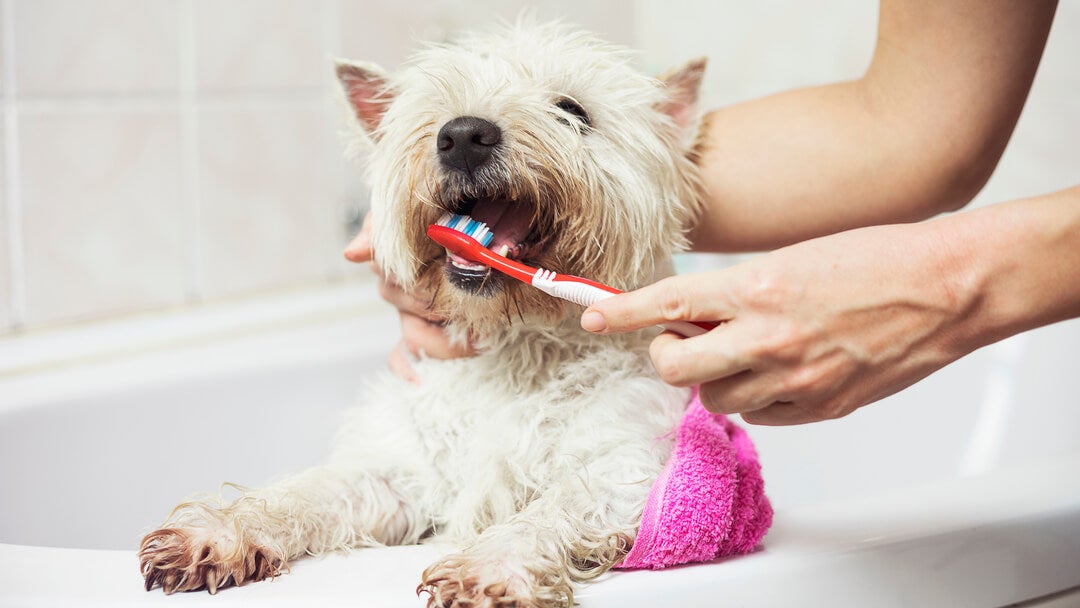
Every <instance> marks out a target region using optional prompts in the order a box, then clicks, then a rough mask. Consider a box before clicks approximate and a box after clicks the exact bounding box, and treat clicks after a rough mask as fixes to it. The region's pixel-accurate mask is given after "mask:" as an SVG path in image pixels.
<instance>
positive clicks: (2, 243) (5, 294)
mask: <svg viewBox="0 0 1080 608" xmlns="http://www.w3.org/2000/svg"><path fill="white" fill-rule="evenodd" d="M6 152H7V132H6V131H5V130H4V113H3V112H0V334H2V333H4V332H6V331H8V330H9V329H11V323H12V318H11V259H10V258H9V257H8V247H9V246H10V243H9V242H8V228H9V224H8V209H7V186H6V184H7V181H6V179H7V175H6V173H5V171H6V170H7V167H6V165H5V163H4V160H5V158H4V154H5V153H6Z"/></svg>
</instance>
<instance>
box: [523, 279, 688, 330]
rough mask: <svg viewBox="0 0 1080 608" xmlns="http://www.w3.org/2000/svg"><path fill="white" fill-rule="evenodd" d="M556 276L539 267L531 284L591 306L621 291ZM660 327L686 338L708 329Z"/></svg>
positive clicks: (670, 324)
mask: <svg viewBox="0 0 1080 608" xmlns="http://www.w3.org/2000/svg"><path fill="white" fill-rule="evenodd" d="M564 276H565V275H564ZM556 277H557V275H556V273H554V272H552V271H550V270H544V269H543V268H541V269H539V270H537V271H536V274H534V275H533V279H532V285H533V287H536V288H537V289H539V290H540V291H543V292H544V293H546V294H548V295H551V296H555V297H556V298H562V299H564V300H567V301H569V302H573V303H574V304H579V305H581V306H585V307H589V306H592V305H593V304H596V303H597V302H599V301H600V300H603V299H605V298H610V297H611V296H613V295H615V294H618V293H622V292H620V291H618V290H616V289H610V288H609V289H604V288H603V287H598V286H596V285H592V284H589V283H581V282H578V281H575V280H573V279H572V278H571V279H566V278H564V279H563V280H561V281H560V280H556ZM660 327H663V328H664V329H666V330H668V331H673V332H675V333H677V334H679V335H680V336H684V337H687V338H693V337H694V336H700V335H701V334H703V333H706V332H708V331H709V329H708V328H707V327H702V326H701V325H698V324H696V323H691V322H689V321H669V322H667V323H663V324H662V325H660Z"/></svg>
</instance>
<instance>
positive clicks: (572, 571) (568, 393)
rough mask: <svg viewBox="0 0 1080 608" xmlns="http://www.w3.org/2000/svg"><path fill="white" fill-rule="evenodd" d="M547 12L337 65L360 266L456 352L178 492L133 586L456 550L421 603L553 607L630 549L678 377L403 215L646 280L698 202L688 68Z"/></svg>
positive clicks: (624, 284)
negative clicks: (249, 462) (362, 165)
mask: <svg viewBox="0 0 1080 608" xmlns="http://www.w3.org/2000/svg"><path fill="white" fill-rule="evenodd" d="M630 62H631V55H630V54H629V53H628V52H627V51H626V50H624V49H621V48H619V47H616V46H613V45H611V44H608V43H605V42H603V41H601V40H599V39H598V38H596V37H595V36H593V35H591V34H588V33H585V32H582V31H578V30H575V29H572V28H569V27H566V26H562V25H557V24H550V25H534V24H527V23H519V24H517V25H515V26H504V27H503V28H502V29H500V30H497V31H494V32H491V33H488V34H483V35H472V36H468V37H464V38H462V39H460V40H458V41H457V42H456V43H455V44H452V45H436V46H430V47H427V48H425V49H423V50H421V51H420V52H419V53H417V54H416V55H415V56H414V57H413V58H412V60H411V61H410V62H409V63H408V64H407V65H406V66H405V67H404V68H403V69H402V70H400V71H399V72H397V73H395V74H386V73H384V72H383V71H382V70H380V69H379V68H378V67H376V66H374V65H371V64H364V63H352V62H342V63H339V64H338V66H337V73H338V76H339V78H340V80H341V83H342V85H343V87H344V91H345V96H346V98H347V99H348V101H349V103H350V106H351V109H352V110H353V112H352V116H351V118H350V121H351V122H352V123H353V126H354V127H355V128H354V131H355V134H354V139H355V141H354V142H353V143H354V147H355V148H358V149H359V148H362V149H366V150H370V153H371V157H370V159H371V160H370V165H369V169H370V174H369V178H370V183H371V185H372V188H373V191H372V212H373V215H372V218H373V221H374V222H375V231H374V239H375V240H374V249H375V252H376V261H377V263H378V264H379V265H380V266H381V267H382V268H383V269H384V270H385V271H386V272H387V273H389V274H391V275H392V276H394V277H395V278H396V280H397V281H398V282H399V283H400V284H401V285H402V286H404V287H405V288H409V289H412V288H415V289H418V290H422V291H424V292H426V293H434V294H435V297H434V299H433V302H432V307H433V309H434V310H435V311H437V312H438V313H440V314H442V315H445V317H446V318H447V319H449V321H448V324H447V326H446V329H447V331H449V332H450V334H451V336H452V337H453V338H454V339H456V340H465V339H469V340H471V341H472V342H473V343H474V344H476V345H477V346H478V349H479V354H478V355H476V356H474V357H470V358H465V359H457V360H450V361H441V360H433V359H426V358H423V357H421V358H420V360H418V361H416V363H415V368H416V372H417V374H418V375H419V377H420V378H421V381H420V383H419V384H410V383H407V382H405V381H403V380H401V379H399V378H397V377H393V376H391V375H389V374H385V375H384V376H382V377H380V378H379V379H378V380H377V381H376V382H374V383H373V384H372V385H371V386H370V387H369V389H368V391H367V393H366V397H365V401H364V403H363V405H362V406H361V407H358V408H357V409H356V410H355V411H354V412H352V414H351V418H350V420H349V422H348V423H347V424H346V426H345V428H343V429H342V430H341V433H340V437H339V438H338V441H337V444H336V447H335V449H334V452H333V455H332V457H331V458H330V460H329V462H327V463H326V464H324V465H322V466H318V467H315V468H312V469H310V470H307V471H305V472H302V473H300V474H298V475H295V476H293V477H290V478H286V479H284V480H282V481H280V482H277V483H275V484H273V485H271V486H269V487H266V488H263V489H259V490H247V491H245V493H244V495H243V496H242V497H241V498H239V499H237V500H236V501H235V502H233V503H231V504H221V503H216V502H214V501H195V502H188V503H184V504H182V505H180V506H179V507H177V509H176V510H175V511H174V512H173V514H172V515H171V516H170V518H169V519H168V520H167V521H166V522H165V524H163V526H162V527H161V528H160V529H158V530H156V531H154V532H152V533H150V534H148V535H147V536H146V537H145V538H144V540H143V542H142V546H141V549H140V557H141V561H142V571H143V574H144V575H145V577H146V586H147V589H151V588H153V587H154V586H155V585H160V586H161V587H162V588H163V589H164V590H165V592H167V593H171V592H173V591H178V590H194V589H202V588H206V589H208V590H209V591H210V592H211V593H213V592H215V591H216V590H217V589H219V588H222V587H225V586H228V585H232V584H237V585H238V584H242V583H244V582H246V581H250V580H260V579H263V578H266V577H272V576H275V575H277V574H278V573H279V572H281V571H282V570H283V569H284V568H285V567H286V564H287V563H288V561H289V560H292V559H294V558H297V557H299V556H302V555H305V554H318V553H324V552H327V551H334V550H339V549H346V548H353V547H369V546H379V545H389V544H410V543H417V542H421V541H422V540H424V539H428V538H433V537H437V538H438V539H440V540H445V541H449V542H451V543H454V545H455V546H457V547H460V548H461V550H460V552H458V553H455V554H452V555H450V556H448V557H445V558H443V559H441V560H440V561H438V562H437V563H435V564H433V565H432V566H430V567H429V568H428V569H427V570H426V571H425V572H424V573H423V578H422V582H421V583H420V588H419V589H420V591H422V592H426V593H427V594H429V605H432V606H518V607H525V606H569V605H572V604H573V590H574V583H576V582H581V581H586V580H588V579H591V578H594V577H596V576H597V575H599V574H601V573H603V572H604V571H606V570H607V569H608V568H610V567H611V566H613V565H615V564H616V563H618V562H619V561H620V559H622V558H623V556H625V555H626V553H627V551H628V550H629V548H630V546H631V545H632V543H633V542H634V536H635V533H636V530H637V527H638V524H639V521H640V518H641V513H642V508H643V505H644V502H645V498H646V496H647V494H648V492H649V489H650V486H651V485H652V483H653V481H654V480H655V479H656V477H657V476H658V474H659V473H660V471H661V469H662V468H663V465H664V462H665V459H666V458H667V457H668V454H669V451H670V449H671V437H670V435H669V433H670V431H671V430H672V429H673V428H674V427H675V426H676V424H677V423H678V421H679V419H680V417H681V416H682V414H683V412H684V410H685V408H686V404H687V402H688V399H689V396H690V393H689V391H688V390H687V389H679V388H674V387H671V386H668V385H667V384H665V383H664V382H662V381H661V380H660V379H659V377H658V375H657V373H656V372H655V371H654V370H653V368H652V366H651V364H650V361H649V357H648V342H649V339H650V337H651V336H652V335H653V334H652V333H651V332H639V333H633V334H626V335H616V336H594V335H591V334H589V333H587V332H585V331H583V330H582V329H581V328H580V327H579V326H578V315H579V314H580V310H581V309H580V308H578V307H576V306H573V305H569V304H566V303H564V302H562V301H560V300H557V299H554V298H551V297H549V296H547V295H544V294H542V293H540V292H538V291H537V290H535V289H534V288H532V287H529V286H526V285H523V284H520V283H517V282H515V281H514V280H512V279H509V278H508V277H505V276H502V275H499V274H498V273H494V272H492V271H489V270H487V269H478V268H476V267H475V266H473V265H470V264H464V263H461V260H460V259H458V260H455V259H451V256H448V255H447V253H446V251H445V250H444V249H442V248H441V247H439V246H437V245H435V244H434V243H433V242H431V241H430V240H429V239H428V238H427V237H426V235H425V229H426V228H427V226H428V225H429V224H432V223H434V222H435V221H436V220H437V219H438V218H439V217H440V216H442V215H443V214H444V213H447V212H457V213H465V214H472V215H473V216H474V217H475V218H476V219H479V220H482V221H485V222H487V223H488V225H489V226H491V228H492V230H493V231H494V233H495V235H496V238H495V243H494V244H493V245H492V246H491V247H492V249H504V246H505V249H504V250H506V251H507V255H508V257H511V258H515V259H521V260H523V261H526V262H527V263H529V264H530V265H533V266H540V267H544V268H550V269H553V270H557V271H558V272H565V273H570V274H576V275H580V276H584V277H588V278H591V279H595V280H598V281H602V282H604V283H607V284H610V285H615V286H619V287H621V288H634V287H638V286H641V285H644V284H646V283H648V282H651V281H654V280H656V278H657V277H658V276H660V275H662V274H664V273H665V269H666V268H667V267H668V266H669V264H668V261H669V258H670V255H671V254H672V252H674V251H677V250H679V249H682V248H683V247H685V246H686V244H687V241H686V237H685V234H686V230H687V226H688V224H689V223H690V222H692V221H693V219H694V216H695V213H696V212H697V210H698V207H699V204H700V194H699V187H698V176H697V172H696V168H695V165H694V159H695V157H696V155H697V153H698V150H697V149H696V145H697V143H696V140H695V132H696V116H697V114H696V110H695V105H696V100H697V90H698V86H699V83H700V81H701V77H702V73H703V71H704V61H703V60H699V61H695V62H691V63H689V64H687V65H686V66H684V67H682V68H679V69H676V70H673V71H671V72H669V73H668V74H667V75H665V76H662V77H661V78H659V79H653V78H649V77H646V76H643V75H641V74H639V73H637V72H636V71H635V70H634V69H632V67H631V65H630Z"/></svg>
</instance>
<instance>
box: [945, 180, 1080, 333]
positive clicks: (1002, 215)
mask: <svg viewBox="0 0 1080 608" xmlns="http://www.w3.org/2000/svg"><path fill="white" fill-rule="evenodd" d="M925 227H926V229H927V230H930V231H934V232H935V233H936V234H937V239H938V241H939V242H941V243H942V246H943V247H945V248H947V249H948V250H949V251H950V254H948V255H946V256H943V259H946V260H950V262H946V263H947V264H951V265H952V267H951V268H948V267H946V268H944V269H943V272H944V276H951V277H960V278H961V279H960V280H959V281H957V282H956V284H957V286H958V288H959V289H961V290H963V291H964V292H965V293H966V294H967V295H966V296H961V297H967V298H969V299H970V300H971V308H970V314H969V315H968V318H967V320H966V321H965V322H964V323H963V324H962V325H961V326H959V327H958V332H957V336H956V340H957V348H958V349H960V351H962V352H961V353H960V354H966V353H967V352H970V351H971V350H974V349H976V348H979V347H981V346H984V345H986V344H990V343H992V342H996V341H998V340H1001V339H1003V338H1006V337H1008V336H1011V335H1014V334H1017V333H1020V332H1022V331H1026V330H1029V329H1034V328H1036V327H1041V326H1043V325H1048V324H1050V323H1055V322H1057V321H1061V320H1064V319H1069V318H1073V317H1077V316H1080V186H1076V187H1073V188H1070V189H1068V190H1063V191H1061V192H1055V193H1053V194H1047V195H1044V196H1039V197H1034V198H1030V199H1024V200H1019V201H1013V202H1008V203H1001V204H998V205H992V206H989V207H986V208H983V209H978V210H976V211H972V212H969V213H964V214H960V215H957V216H953V217H949V218H942V219H939V220H936V221H934V222H929V223H927V224H925Z"/></svg>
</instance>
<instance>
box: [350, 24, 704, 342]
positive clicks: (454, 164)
mask: <svg viewBox="0 0 1080 608" xmlns="http://www.w3.org/2000/svg"><path fill="white" fill-rule="evenodd" d="M629 60H630V56H629V54H628V53H627V52H626V51H625V50H623V49H620V48H618V47H614V46H612V45H609V44H607V43H604V42H602V41H600V40H599V39H597V38H595V37H594V36H592V35H590V34H587V33H584V32H581V31H577V30H572V29H569V28H567V27H565V26H561V25H543V26H536V25H520V24H519V25H518V26H515V27H508V28H505V29H503V30H502V31H499V32H497V33H493V34H487V35H473V36H469V37H466V38H463V39H461V40H459V41H457V42H456V43H455V44H453V45H446V46H432V47H429V48H427V49H424V50H422V51H420V52H419V53H418V54H416V55H415V56H414V57H413V59H412V60H411V61H410V62H409V63H408V64H407V65H406V66H405V67H404V68H403V69H402V70H401V71H400V72H398V73H396V74H393V75H387V74H385V73H384V72H382V71H381V70H380V69H379V68H378V67H376V66H374V65H370V64H362V63H351V62H341V63H339V64H338V66H337V72H338V77H339V79H340V80H341V82H342V85H343V88H344V90H345V94H346V97H347V99H348V101H349V103H350V105H351V107H352V110H353V115H354V117H355V119H356V120H355V121H354V123H355V125H356V126H357V129H356V133H357V135H358V141H359V142H360V143H361V144H362V145H364V146H365V147H369V148H370V150H371V156H370V164H369V180H370V182H371V186H372V201H371V203H372V212H373V216H372V217H373V220H374V221H375V226H374V228H375V229H374V243H373V245H374V250H375V256H376V262H377V263H378V264H380V265H381V266H382V267H383V269H384V270H385V271H387V272H388V273H390V274H391V275H393V276H394V277H395V278H396V280H397V282H398V283H399V284H401V285H403V286H405V287H406V288H409V287H411V286H417V287H419V288H421V289H426V290H430V292H431V293H435V299H434V302H433V306H434V308H435V310H436V311H437V312H440V313H441V314H444V315H446V316H447V317H448V318H449V319H450V320H451V322H453V323H455V324H457V325H458V326H459V327H464V328H466V329H467V331H472V332H480V333H483V332H485V331H488V330H490V329H493V328H497V327H498V326H505V324H506V323H507V322H508V320H509V322H513V319H516V318H519V317H520V318H523V319H524V318H536V317H541V318H543V319H544V320H545V321H548V322H550V321H554V320H557V319H558V318H561V317H562V316H564V315H565V314H566V313H567V307H565V306H564V304H563V303H562V302H561V301H559V300H556V299H554V298H551V297H550V296H547V295H543V294H541V293H539V292H538V291H537V290H535V289H533V288H532V287H528V286H525V285H522V284H518V283H516V282H515V281H514V280H513V279H510V278H509V277H506V276H503V275H501V274H500V273H498V272H495V271H491V270H489V269H487V268H484V267H477V266H475V265H472V264H469V263H467V262H465V261H464V260H461V259H455V257H454V256H450V255H448V254H447V252H446V251H445V250H444V249H443V248H442V247H440V246H438V245H436V244H435V243H434V242H432V241H431V240H430V239H428V237H427V236H426V234H425V230H426V229H427V227H428V225H430V224H432V223H434V222H435V221H436V220H437V219H438V218H439V217H441V216H442V215H443V214H445V213H460V214H471V215H472V216H473V218H474V219H477V220H480V221H483V222H485V223H487V224H488V226H489V227H490V228H491V229H492V231H493V233H494V234H495V239H494V241H493V242H492V244H491V245H490V248H491V249H493V250H495V251H497V252H500V253H504V254H505V255H506V256H507V257H509V258H511V259H517V260H520V261H522V262H524V263H526V264H529V265H530V266H538V267H542V268H547V269H550V270H555V271H557V272H560V273H569V274H576V275H579V276H584V277H587V278H591V279H595V280H598V281H601V282H604V283H608V284H610V285H613V286H615V287H619V288H624V289H627V288H633V287H637V286H640V285H642V284H644V283H646V282H648V281H649V280H651V279H652V278H653V275H654V271H655V267H656V264H657V262H658V261H660V260H662V259H666V258H667V256H669V255H670V254H671V253H672V252H674V251H676V250H678V249H681V248H683V247H685V245H686V240H685V231H686V228H687V225H688V223H689V222H690V221H691V220H692V219H693V216H694V214H695V213H696V211H697V208H698V205H699V198H700V197H699V193H698V180H697V174H696V169H695V167H694V164H693V162H692V158H691V157H692V155H693V150H692V147H693V145H694V133H693V130H694V128H695V125H696V120H695V108H694V106H695V103H696V99H697V89H698V85H699V84H700V80H701V76H702V73H703V71H704V61H703V60H699V61H696V62H691V63H689V64H687V65H686V66H684V67H683V68H681V69H679V70H675V71H672V72H670V73H669V74H668V75H667V76H665V77H661V79H659V80H655V79H652V78H648V77H645V76H643V75H641V74H639V73H637V72H636V71H634V70H633V69H632V68H631V67H630V65H629Z"/></svg>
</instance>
